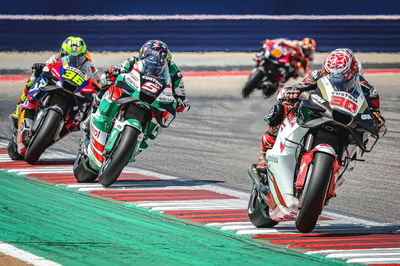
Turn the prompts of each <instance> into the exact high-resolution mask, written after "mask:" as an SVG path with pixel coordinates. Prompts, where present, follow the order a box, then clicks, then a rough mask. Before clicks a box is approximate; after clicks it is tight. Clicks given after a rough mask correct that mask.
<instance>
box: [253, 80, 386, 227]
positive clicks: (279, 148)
mask: <svg viewBox="0 0 400 266" xmlns="http://www.w3.org/2000/svg"><path fill="white" fill-rule="evenodd" d="M375 125H376V121H375V117H374V116H373V115H372V114H371V111H370V109H369V107H368V104H367V101H366V98H365V96H364V94H363V92H362V90H361V87H360V86H359V84H358V85H357V86H355V88H353V89H351V91H349V90H348V88H346V87H345V86H344V85H343V84H341V83H334V82H331V81H330V80H329V79H328V77H326V76H325V77H323V78H321V79H319V80H318V81H317V89H315V90H313V91H307V92H303V93H301V95H300V97H299V102H298V105H297V107H295V108H294V109H293V111H292V112H290V113H289V114H288V115H287V117H286V118H285V119H284V121H283V123H282V124H281V127H280V129H279V131H278V134H277V139H276V142H275V144H274V146H273V148H272V149H271V150H268V151H267V153H266V160H267V163H268V167H267V171H266V173H259V172H258V171H257V170H256V166H255V165H252V166H250V167H249V169H248V174H249V177H250V178H251V180H252V181H253V185H254V186H253V189H252V192H251V196H250V200H249V205H248V216H249V218H250V221H251V222H252V223H253V224H254V225H255V226H256V227H273V226H275V225H276V224H278V223H279V222H283V221H290V220H295V221H296V222H295V224H296V228H297V230H298V231H300V232H303V233H307V232H311V231H312V230H313V229H314V227H315V225H316V223H317V220H318V217H319V215H320V214H321V212H322V210H323V208H324V206H325V205H327V204H328V202H329V200H330V199H332V198H333V197H335V195H336V194H335V191H336V189H337V187H338V186H339V185H341V184H342V183H343V181H344V178H343V174H344V173H345V171H346V169H348V166H349V164H350V163H351V162H356V161H360V160H361V159H360V158H361V156H362V155H363V153H364V152H370V151H371V150H372V148H373V146H374V145H375V144H376V142H377V140H378V139H379V135H380V134H379V132H378V128H377V127H376V126H375Z"/></svg>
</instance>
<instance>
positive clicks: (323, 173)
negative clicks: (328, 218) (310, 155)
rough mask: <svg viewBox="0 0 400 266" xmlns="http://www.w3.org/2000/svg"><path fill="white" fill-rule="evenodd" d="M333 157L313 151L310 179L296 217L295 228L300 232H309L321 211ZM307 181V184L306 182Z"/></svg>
mask: <svg viewBox="0 0 400 266" xmlns="http://www.w3.org/2000/svg"><path fill="white" fill-rule="evenodd" d="M333 160H334V157H333V156H332V155H330V154H327V153H323V152H315V153H314V159H313V168H312V173H311V175H310V177H309V178H310V180H308V181H306V186H307V187H305V191H304V192H305V195H303V197H304V198H303V204H302V206H301V209H300V210H299V213H298V215H297V219H296V228H297V230H298V231H300V232H302V233H309V232H311V231H312V230H313V229H314V227H315V225H316V223H317V220H318V217H319V215H320V214H321V212H322V209H323V208H324V204H325V198H326V194H327V191H328V187H329V183H330V180H331V175H332V163H333ZM307 183H308V184H307Z"/></svg>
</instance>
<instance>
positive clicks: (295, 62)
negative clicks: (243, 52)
mask: <svg viewBox="0 0 400 266" xmlns="http://www.w3.org/2000/svg"><path fill="white" fill-rule="evenodd" d="M255 61H256V67H255V68H254V69H253V71H252V73H251V74H250V76H249V78H248V80H247V82H246V83H245V85H244V87H243V89H242V96H243V97H244V98H248V97H249V95H250V94H251V93H252V92H253V91H254V90H262V92H263V94H264V97H266V98H268V97H270V96H271V95H273V94H274V93H275V92H276V91H277V90H278V88H279V87H280V86H282V85H283V84H284V83H285V82H286V81H288V79H289V78H291V77H297V76H298V73H297V70H298V68H299V66H300V67H301V66H302V65H303V63H302V59H301V56H300V54H299V52H298V49H297V47H296V46H295V44H293V43H292V42H290V41H289V40H286V39H277V40H267V41H265V42H264V43H263V47H262V49H261V52H260V53H259V54H257V55H256V58H255Z"/></svg>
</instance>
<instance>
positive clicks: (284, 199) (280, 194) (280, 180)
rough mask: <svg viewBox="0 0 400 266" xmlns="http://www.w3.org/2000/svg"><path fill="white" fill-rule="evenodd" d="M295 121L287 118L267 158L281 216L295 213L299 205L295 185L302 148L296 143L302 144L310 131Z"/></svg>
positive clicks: (271, 184)
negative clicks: (295, 194) (297, 164)
mask: <svg viewBox="0 0 400 266" xmlns="http://www.w3.org/2000/svg"><path fill="white" fill-rule="evenodd" d="M294 119H295V118H285V120H284V121H283V123H282V125H281V128H280V130H279V132H278V137H277V140H276V142H275V144H274V146H273V148H272V149H271V150H268V151H267V157H266V158H267V161H268V169H269V174H268V179H269V180H268V181H269V184H270V188H271V191H273V193H272V194H273V195H274V201H275V202H276V203H277V205H278V208H279V209H280V210H281V215H283V214H282V213H285V210H286V211H288V210H290V212H292V213H295V212H296V211H297V205H298V200H297V198H295V197H294V190H293V183H294V177H295V174H296V160H297V157H298V154H299V148H300V147H299V145H298V144H295V143H301V142H302V139H303V138H304V135H305V134H306V133H307V131H308V129H307V128H302V127H300V126H299V125H298V124H297V123H296V122H295V120H294ZM286 214H288V213H286ZM277 218H278V219H279V217H277ZM280 218H281V219H283V217H280Z"/></svg>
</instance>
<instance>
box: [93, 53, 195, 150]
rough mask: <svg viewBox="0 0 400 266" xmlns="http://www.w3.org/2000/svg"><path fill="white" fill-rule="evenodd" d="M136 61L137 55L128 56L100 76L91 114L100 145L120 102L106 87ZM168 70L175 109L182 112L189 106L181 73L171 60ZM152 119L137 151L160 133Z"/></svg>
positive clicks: (108, 130) (109, 129)
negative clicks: (98, 133)
mask: <svg viewBox="0 0 400 266" xmlns="http://www.w3.org/2000/svg"><path fill="white" fill-rule="evenodd" d="M138 61H139V58H138V57H130V58H128V59H127V60H125V61H124V62H123V63H121V64H120V65H117V66H111V67H109V68H108V70H107V71H105V74H104V75H103V76H102V79H101V86H102V89H101V90H100V92H99V94H98V97H99V98H100V97H101V100H100V103H99V106H98V108H97V110H96V111H95V112H94V113H93V114H92V116H91V117H92V123H93V125H94V126H95V128H97V129H98V130H100V131H101V132H100V134H101V135H102V136H103V137H100V139H99V140H100V142H104V143H100V144H101V145H105V141H106V140H107V136H108V134H109V133H110V132H111V129H112V122H113V118H114V116H115V115H116V114H117V112H118V109H119V107H120V104H117V103H115V102H114V101H112V100H111V98H113V99H115V97H114V95H112V92H111V91H110V90H108V89H109V88H110V87H111V86H112V84H114V82H115V79H116V77H117V76H118V75H119V74H120V73H129V72H131V71H132V70H133V67H134V65H135V63H136V62H138ZM168 70H169V75H170V78H171V83H172V91H173V96H174V97H175V99H176V100H177V103H178V105H177V108H176V111H177V112H182V111H184V110H185V109H186V108H187V107H189V103H188V100H187V98H186V93H185V88H184V85H183V80H182V74H181V72H180V70H179V68H178V67H177V65H176V64H175V63H173V62H171V61H170V62H168ZM103 95H104V96H103ZM153 120H154V119H152V121H151V122H150V125H149V127H148V129H147V131H146V132H144V139H143V141H142V143H141V145H140V147H139V152H140V151H142V150H144V149H146V148H147V147H148V144H147V140H148V139H155V138H156V137H157V136H158V135H159V134H160V133H161V129H162V127H161V126H160V125H158V124H157V123H156V122H155V121H153Z"/></svg>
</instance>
